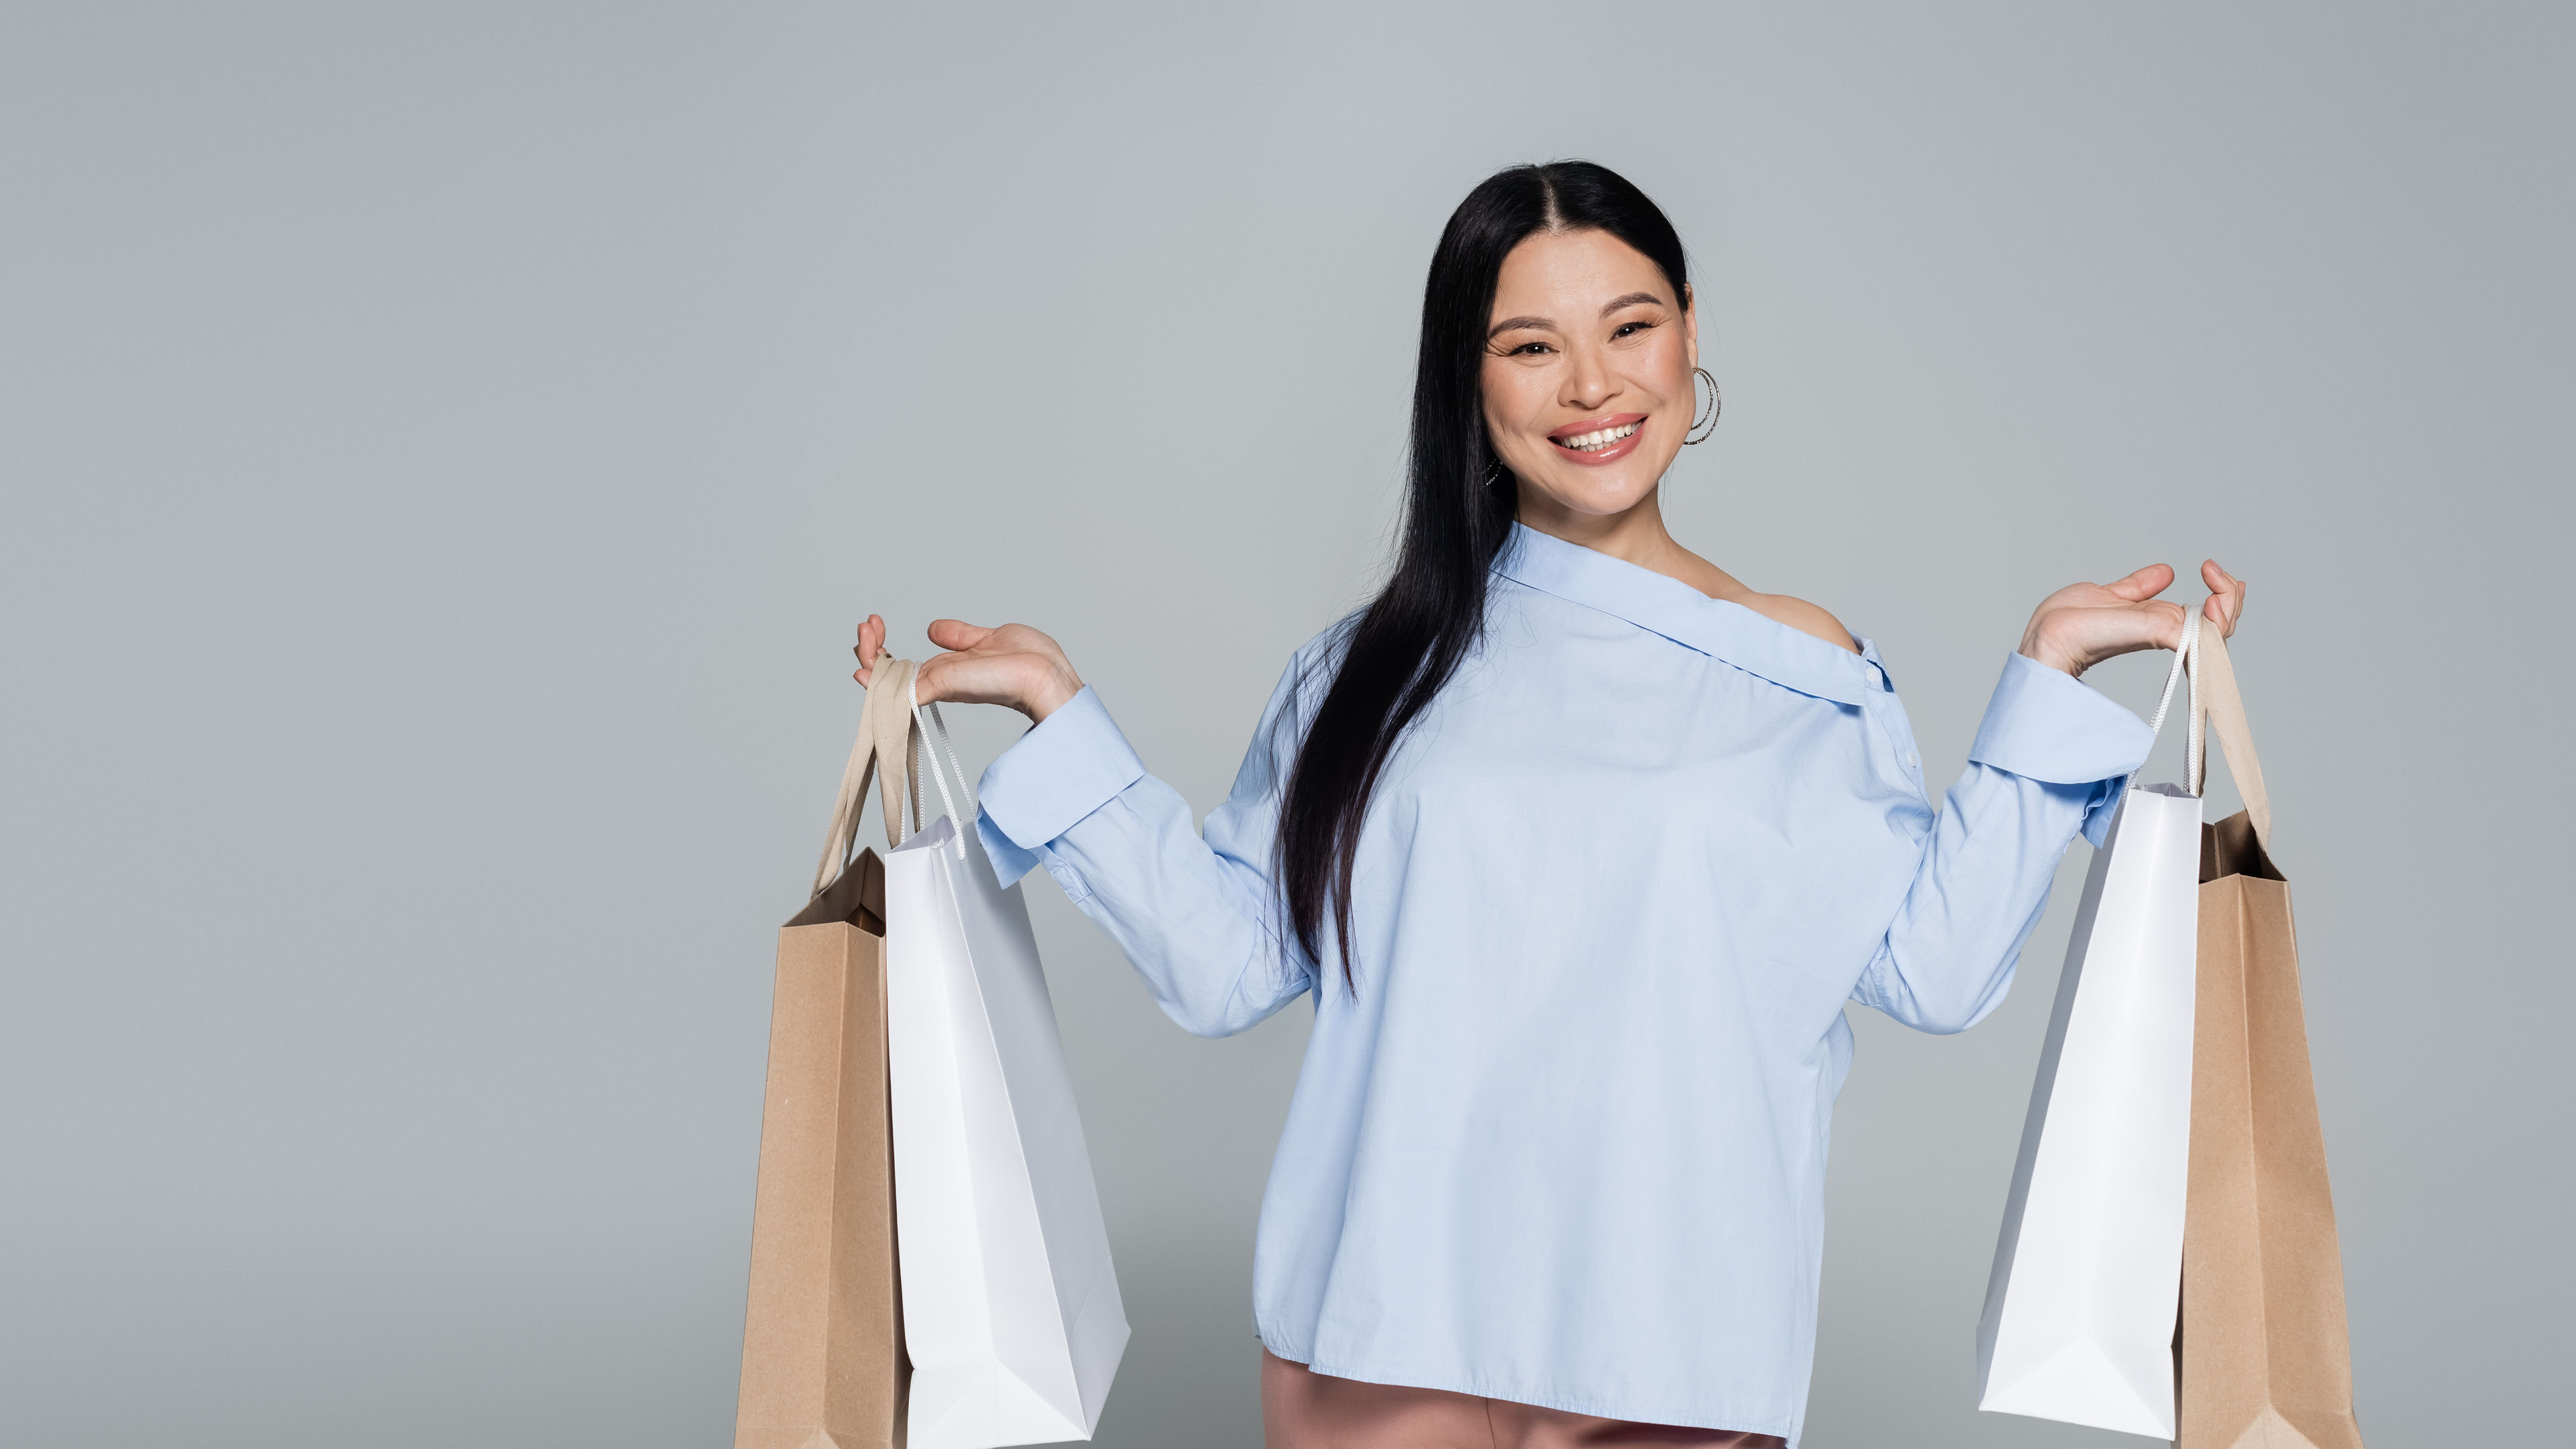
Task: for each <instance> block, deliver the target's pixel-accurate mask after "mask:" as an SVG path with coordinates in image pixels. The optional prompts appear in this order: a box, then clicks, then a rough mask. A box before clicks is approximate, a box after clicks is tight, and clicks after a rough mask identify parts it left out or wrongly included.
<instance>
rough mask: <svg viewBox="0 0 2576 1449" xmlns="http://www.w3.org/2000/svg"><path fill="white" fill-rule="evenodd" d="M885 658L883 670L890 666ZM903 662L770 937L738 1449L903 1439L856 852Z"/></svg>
mask: <svg viewBox="0 0 2576 1449" xmlns="http://www.w3.org/2000/svg"><path fill="white" fill-rule="evenodd" d="M889 666H892V667H889ZM911 672H912V670H911V666H910V665H908V664H902V663H901V662H900V661H891V660H888V661H882V662H881V663H880V666H879V667H878V669H877V671H876V674H875V677H874V679H873V680H872V681H871V684H872V687H871V688H870V689H869V690H868V702H867V705H866V707H865V709H864V710H863V711H862V713H861V715H860V719H859V739H858V743H857V744H856V745H855V746H853V747H852V749H851V751H850V763H849V768H848V769H847V770H846V771H844V772H843V774H842V778H841V794H840V799H839V801H838V802H837V804H836V805H835V807H834V809H833V813H832V830H831V834H830V836H829V837H828V838H827V839H826V841H825V843H824V847H823V860H822V864H821V865H820V866H818V867H817V868H816V870H815V886H814V893H813V896H812V898H811V899H810V900H809V901H808V902H807V904H806V907H805V909H804V910H802V911H799V912H798V913H797V914H796V916H795V918H794V919H792V920H790V921H789V922H788V923H787V925H786V926H785V928H783V929H782V930H780V931H779V933H778V985H777V995H776V997H775V998H774V1000H773V1004H772V1006H771V1008H770V1023H769V1086H768V1091H767V1095H766V1097H765V1098H764V1101H763V1105H762V1108H761V1115H760V1189H759V1197H758V1200H757V1202H756V1203H755V1205H754V1206H753V1209H752V1223H751V1293H750V1305H749V1308H748V1310H747V1312H746V1313H745V1315H744V1319H743V1334H742V1393H741V1398H740V1401H739V1406H738V1409H737V1413H736V1417H735V1422H734V1440H733V1442H734V1449H899V1446H901V1445H902V1444H903V1442H904V1422H903V1419H904V1416H903V1408H904V1388H905V1383H906V1380H907V1378H908V1377H909V1368H910V1366H909V1365H908V1364H907V1363H906V1361H905V1359H904V1353H903V1315H902V1312H901V1304H900V1301H899V1298H898V1291H897V1290H898V1286H899V1285H898V1280H897V1277H896V1271H895V1237H894V1141H893V1135H892V1133H891V1131H890V1128H889V1118H888V1115H887V1111H888V1109H887V1099H886V1006H885V864H884V862H883V861H882V860H880V859H879V858H878V856H877V853H876V852H875V851H873V850H867V851H861V852H860V853H859V856H858V858H857V859H856V860H852V859H850V856H849V850H850V846H851V844H852V843H853V838H854V837H855V836H856V834H857V833H858V820H859V806H860V804H861V802H862V801H864V800H865V799H866V798H867V783H868V779H869V777H870V776H871V775H878V766H879V765H880V764H882V765H883V767H884V768H883V772H882V774H881V775H879V779H880V783H881V786H882V791H881V793H882V800H881V806H882V809H883V810H884V813H885V815H886V820H887V824H886V837H887V844H888V845H889V847H891V846H892V844H893V843H894V838H895V834H896V831H897V829H898V827H899V817H898V811H899V810H900V809H901V803H902V801H901V796H900V787H899V786H898V784H897V781H899V780H901V781H904V782H906V783H908V784H910V786H911V790H910V792H909V793H910V795H911V796H912V803H913V814H914V817H915V818H916V819H917V818H919V815H920V806H919V789H920V786H919V783H918V782H917V781H914V780H912V778H911V775H912V772H911V770H910V769H909V765H910V762H911V759H912V755H911V744H912V722H911V712H910V711H909V710H908V709H906V708H905V704H904V687H905V685H906V684H907V683H908V682H909V679H910V675H911Z"/></svg>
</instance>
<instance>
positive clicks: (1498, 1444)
mask: <svg viewBox="0 0 2576 1449" xmlns="http://www.w3.org/2000/svg"><path fill="white" fill-rule="evenodd" d="M1261 1442H1262V1444H1263V1446H1264V1449H1576V1446H1578V1445H1580V1446H1583V1449H1624V1446H1627V1445H1640V1446H1642V1445H1649V1444H1657V1445H1669V1444H1694V1445H1698V1446H1701V1449H1786V1446H1787V1443H1788V1441H1787V1440H1785V1439H1782V1438H1780V1437H1779V1436H1778V1435H1776V1434H1744V1433H1738V1432H1736V1431H1735V1430H1732V1429H1684V1428H1678V1427H1675V1426H1672V1425H1668V1424H1636V1423H1631V1422H1629V1421H1627V1420H1625V1419H1599V1418H1595V1417H1593V1416H1592V1415H1590V1414H1569V1413H1566V1412H1565V1411H1564V1410H1562V1409H1542V1408H1539V1407H1537V1406H1536V1405H1534V1404H1515V1403H1513V1402H1511V1401H1510V1400H1508V1399H1485V1398H1478V1397H1477V1396H1476V1395H1474V1394H1454V1393H1451V1392H1449V1391H1448V1390H1446V1389H1408V1388H1400V1387H1397V1386H1395V1385H1392V1384H1364V1383H1361V1382H1360V1381H1359V1380H1357V1379H1337V1378H1334V1377H1332V1376H1331V1375H1329V1374H1319V1373H1317V1372H1315V1371H1314V1370H1313V1369H1310V1368H1308V1367H1306V1366H1305V1365H1304V1364H1302V1363H1290V1362H1289V1361H1288V1360H1286V1359H1284V1358H1281V1357H1280V1356H1279V1355H1277V1354H1275V1353H1272V1352H1270V1351H1269V1350H1268V1349H1263V1350H1262V1351H1261Z"/></svg>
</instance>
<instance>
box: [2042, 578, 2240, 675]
mask: <svg viewBox="0 0 2576 1449" xmlns="http://www.w3.org/2000/svg"><path fill="white" fill-rule="evenodd" d="M2200 579H2201V582H2202V583H2205V584H2207V585H2209V600H2208V602H2206V603H2204V604H2203V605H2201V612H2202V613H2203V614H2204V615H2205V616H2207V618H2208V621H2209V622H2210V623H2212V624H2215V625H2217V626H2218V634H2219V637H2220V638H2222V639H2225V638H2232V637H2233V636H2234V635H2235V633H2236V620H2237V616H2238V615H2240V614H2242V613H2243V612H2244V611H2245V582H2244V580H2242V579H2239V578H2236V577H2234V576H2233V575H2231V574H2229V573H2228V572H2227V570H2225V569H2223V568H2220V567H2219V566H2218V561H2217V560H2215V559H2211V560H2208V561H2206V562H2204V563H2203V564H2201V566H2200ZM2173 581H2174V571H2173V570H2172V569H2170V568H2168V567H2166V566H2165V565H2163V564H2149V565H2147V566H2146V567H2145V568H2142V569H2140V570H2138V571H2137V572H2136V573H2133V574H2131V575H2129V576H2128V577H2127V578H2125V579H2122V580H2120V581H2119V582H2118V583H2115V584H2069V585H2067V586H2066V587H2065V588H2062V589H2059V590H2058V591H2057V592H2056V593H2053V594H2051V595H2049V596H2048V597H2047V598H2045V599H2042V600H2040V603H2039V607H2038V608H2037V609H2036V610H2034V611H2033V612H2032V613H2031V616H2030V627H2029V628H2028V629H2025V630H2023V631H2022V636H2021V652H2022V653H2024V654H2027V655H2029V656H2030V657H2031V658H2033V659H2036V660H2038V661H2039V662H2040V663H2042V664H2045V665H2047V666H2049V667H2050V668H2052V669H2063V670H2065V671H2066V672H2067V673H2069V674H2073V675H2081V674H2083V673H2084V671H2085V670H2087V669H2090V668H2092V667H2093V666H2094V665H2096V664H2099V663H2101V662H2102V661H2103V660H2105V659H2108V658H2110V657H2111V656H2112V655H2114V654H2127V653H2131V652H2133V651H2135V650H2139V649H2171V648H2174V647H2176V646H2178V645H2180V644H2181V643H2182V621H2183V606H2182V605H2180V604H2175V603H2168V602H2166V601H2165V600H2162V599H2159V598H2157V597H2156V595H2158V594H2161V593H2163V592H2164V591H2165V590H2166V589H2167V588H2169V587H2171V586H2172V584H2173Z"/></svg>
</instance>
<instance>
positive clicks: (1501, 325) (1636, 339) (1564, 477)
mask: <svg viewBox="0 0 2576 1449" xmlns="http://www.w3.org/2000/svg"><path fill="white" fill-rule="evenodd" d="M1489 325H1490V326H1491V327H1492V331H1491V332H1490V333H1488V334H1487V336H1486V340H1485V364H1484V395H1485V427H1486V429H1487V430H1488V431H1489V432H1490V433H1491V434H1492V436H1493V441H1494V451H1495V452H1496V453H1497V454H1499V455H1501V457H1502V460H1503V466H1505V467H1507V468H1509V469H1511V470H1512V473H1513V474H1514V475H1515V476H1516V477H1518V478H1519V479H1520V487H1521V499H1522V506H1523V507H1524V508H1526V507H1528V506H1529V505H1531V504H1532V503H1537V502H1539V500H1538V499H1534V498H1532V497H1531V496H1530V494H1531V492H1532V491H1533V490H1534V491H1535V492H1537V493H1538V494H1540V495H1542V496H1543V497H1544V498H1545V499H1546V500H1548V501H1551V502H1553V503H1555V504H1556V505H1558V506H1560V507H1562V508H1564V509H1566V510H1568V511H1570V512H1574V513H1585V514H1594V515H1610V514H1617V513H1624V512H1626V511H1627V510H1629V509H1631V508H1634V507H1635V506H1637V504H1638V503H1639V502H1640V501H1642V500H1643V499H1645V498H1646V497H1647V496H1648V495H1649V494H1651V493H1652V492H1653V491H1654V488H1655V483H1656V480H1658V479H1660V478H1662V477H1663V476H1664V470H1665V469H1666V468H1669V467H1671V466H1672V462H1673V454H1675V453H1676V452H1678V451H1680V449H1681V446H1682V437H1683V435H1684V434H1686V433H1688V432H1689V431H1690V425H1691V411H1692V405H1693V403H1694V402H1695V401H1696V399H1697V393H1696V391H1695V390H1694V389H1693V387H1692V386H1691V369H1692V368H1694V367H1697V366H1698V365H1699V319H1698V316H1697V315H1696V314H1695V313H1694V312H1693V311H1692V309H1691V306H1690V299H1689V298H1687V297H1676V296H1674V295H1673V286H1672V283H1671V282H1670V281H1669V280H1667V279H1666V278H1665V276H1664V273H1663V269H1662V268H1660V267H1658V266H1656V265H1655V264H1654V263H1653V262H1652V261H1649V260H1648V259H1647V257H1646V255H1645V253H1643V252H1640V251H1638V250H1637V249H1636V248H1634V247H1632V246H1630V245H1628V244H1627V243H1626V242H1623V241H1621V240H1619V239H1618V238H1617V237H1614V236H1612V235H1610V234H1609V233H1608V232H1604V231H1567V232H1538V233H1536V234H1534V235H1532V236H1531V237H1530V238H1529V239H1528V240H1526V241H1523V242H1522V243H1521V244H1520V245H1519V246H1516V247H1514V248H1512V250H1511V254H1510V255H1509V256H1506V257H1504V258H1503V270H1502V275H1501V276H1500V277H1499V278H1498V279H1497V280H1496V284H1495V287H1494V311H1493V318H1492V321H1491V323H1490V324H1489ZM1497 486H1499V485H1497ZM1542 506H1544V505H1542Z"/></svg>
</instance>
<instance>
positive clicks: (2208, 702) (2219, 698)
mask: <svg viewBox="0 0 2576 1449" xmlns="http://www.w3.org/2000/svg"><path fill="white" fill-rule="evenodd" d="M2192 708H2193V720H2192V723H2193V725H2194V726H2195V727H2196V726H2197V725H2198V724H2199V722H2200V721H2199V715H2200V714H2201V712H2203V711H2206V712H2207V714H2208V716H2209V727H2210V729H2211V731H2212V732H2214V733H2215V734H2217V736H2218V744H2219V747H2220V748H2221V749H2223V750H2225V751H2226V752H2227V769H2228V772H2229V773H2230V774H2232V775H2234V776H2235V777H2236V793H2237V794H2239V795H2241V796H2243V797H2244V799H2245V817H2246V819H2248V820H2250V821H2252V822H2253V824H2254V838H2255V839H2256V840H2258V841H2260V842H2262V845H2263V849H2264V850H2265V851H2266V852H2269V851H2270V850H2271V848H2272V797H2271V795H2270V793H2269V792H2267V791H2266V790H2265V789H2264V788H2263V762H2262V761H2261V760H2259V759H2257V758H2255V755H2254V730H2253V727H2252V726H2251V725H2248V724H2247V723H2246V722H2245V698H2244V696H2243V695H2241V694H2239V693H2237V691H2236V666H2235V665H2234V664H2232V663H2230V662H2229V661H2228V658H2227V639H2226V636H2225V635H2224V633H2222V632H2219V631H2212V632H2209V633H2207V634H2205V635H2204V636H2203V637H2202V639H2201V641H2200V647H2199V649H2198V650H2196V651H2195V652H2194V656H2193V660H2192ZM2193 733H2194V734H2195V735H2196V734H2198V733H2199V731H2198V729H2197V728H2195V729H2194V730H2193ZM2208 768H2209V761H2208V760H2207V758H2206V757H2200V756H2197V755H2196V757H2195V758H2194V760H2193V762H2192V768H2191V793H2193V794H2195V795H2197V794H2199V793H2200V791H2201V785H2202V784H2203V781H2204V776H2205V774H2206V772H2207V771H2208Z"/></svg>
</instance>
